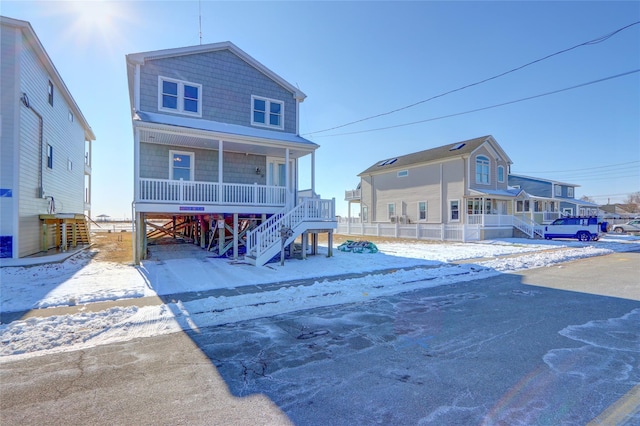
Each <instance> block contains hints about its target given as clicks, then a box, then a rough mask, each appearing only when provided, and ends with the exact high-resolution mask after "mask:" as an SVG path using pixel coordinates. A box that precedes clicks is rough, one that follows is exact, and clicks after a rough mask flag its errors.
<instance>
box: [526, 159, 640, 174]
mask: <svg viewBox="0 0 640 426" xmlns="http://www.w3.org/2000/svg"><path fill="white" fill-rule="evenodd" d="M636 163H640V160H635V161H628V162H626V163H616V164H608V165H606V166H597V167H586V168H583V169H564V170H538V171H533V172H532V171H524V172H520V171H519V172H518V173H517V174H520V173H568V172H579V171H583V170H594V169H605V168H608V167H617V166H626V165H627V164H636Z"/></svg>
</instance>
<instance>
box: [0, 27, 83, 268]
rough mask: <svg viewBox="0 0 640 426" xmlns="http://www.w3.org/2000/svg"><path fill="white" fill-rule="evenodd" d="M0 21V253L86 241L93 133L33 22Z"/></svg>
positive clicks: (23, 254) (12, 254) (11, 254)
mask: <svg viewBox="0 0 640 426" xmlns="http://www.w3.org/2000/svg"><path fill="white" fill-rule="evenodd" d="M0 24H1V26H0V31H1V32H0V57H1V59H2V60H1V64H2V68H1V70H0V75H2V80H1V82H0V121H1V125H2V127H1V129H0V142H1V143H0V257H1V258H13V259H16V258H22V257H26V256H29V255H33V254H36V253H39V252H43V251H45V252H46V251H48V250H49V249H51V248H58V249H60V250H61V251H64V250H66V249H67V248H68V247H70V246H75V245H77V244H86V243H88V242H89V234H88V229H87V222H86V220H85V217H86V216H87V215H90V211H91V143H92V141H93V140H95V136H94V134H93V131H92V130H91V127H90V126H89V124H88V123H87V120H86V119H85V117H84V116H83V114H82V112H81V111H80V108H79V107H78V105H77V104H76V102H75V101H74V99H73V97H72V96H71V93H70V92H69V89H68V88H67V86H66V85H65V83H64V81H63V80H62V77H61V76H60V74H59V73H58V71H57V70H56V67H55V66H54V64H53V62H52V61H51V58H50V57H49V55H48V54H47V52H46V51H45V49H44V47H43V46H42V43H41V42H40V40H39V39H38V37H37V36H36V34H35V32H34V30H33V28H32V27H31V24H29V23H28V22H26V21H21V20H17V19H12V18H7V17H4V16H0Z"/></svg>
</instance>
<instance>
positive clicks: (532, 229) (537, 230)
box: [513, 216, 544, 238]
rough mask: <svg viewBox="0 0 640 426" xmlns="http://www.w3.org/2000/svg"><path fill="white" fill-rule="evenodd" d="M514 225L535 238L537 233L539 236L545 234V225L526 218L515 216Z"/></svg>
mask: <svg viewBox="0 0 640 426" xmlns="http://www.w3.org/2000/svg"><path fill="white" fill-rule="evenodd" d="M513 227H514V228H516V229H519V230H520V231H522V232H523V233H525V234H527V235H528V236H529V238H535V236H536V235H538V236H539V237H543V236H544V229H543V227H542V226H540V225H538V224H537V223H535V222H533V221H532V220H525V218H522V219H521V218H518V217H516V216H513Z"/></svg>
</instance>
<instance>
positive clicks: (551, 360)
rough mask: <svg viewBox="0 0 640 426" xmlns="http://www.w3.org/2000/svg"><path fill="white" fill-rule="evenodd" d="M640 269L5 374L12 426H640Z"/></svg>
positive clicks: (590, 263)
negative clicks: (289, 425)
mask: <svg viewBox="0 0 640 426" xmlns="http://www.w3.org/2000/svg"><path fill="white" fill-rule="evenodd" d="M639 263H640V254H638V253H624V254H615V255H610V256H604V257H599V258H590V259H585V260H581V261H575V262H571V263H567V264H564V265H562V266H561V267H560V266H556V267H553V268H544V269H538V270H531V271H527V272H525V273H522V274H505V275H501V276H498V277H493V278H490V279H486V280H481V281H471V282H467V283H458V284H453V285H449V286H442V287H437V288H431V289H426V290H421V291H416V292H412V293H405V294H402V295H398V296H393V297H385V298H379V299H376V300H373V301H370V302H368V303H361V304H351V305H342V306H337V307H328V308H321V309H313V310H308V311H302V312H297V313H294V314H287V315H280V316H275V317H270V318H264V319H260V320H253V321H247V322H243V323H236V324H230V325H227V326H221V327H212V328H204V329H199V330H198V331H197V332H190V333H189V334H183V333H175V334H172V335H169V336H161V337H154V338H148V339H138V340H134V341H130V342H126V343H120V344H114V345H109V346H103V347H98V348H94V349H90V350H83V351H76V352H69V353H63V354H56V355H51V356H43V357H38V358H32V359H28V360H24V361H19V362H11V363H5V364H2V365H1V367H2V370H1V371H0V381H1V385H0V386H1V387H0V391H1V392H2V400H1V402H0V403H1V407H2V422H3V423H5V422H6V424H33V423H39V424H46V423H50V424H64V423H71V422H73V423H75V424H99V423H102V424H283V423H286V422H288V421H291V422H293V423H295V424H300V425H320V424H322V425H328V424H349V425H355V424H367V425H370V424H385V425H391V424H398V425H400V424H402V425H408V424H434V425H435V424H437V425H441V424H465V425H466V424H473V425H477V424H509V425H513V424H523V425H524V424H527V425H530V424H575V425H584V424H586V423H588V422H589V421H591V420H593V419H597V420H598V421H604V420H608V421H612V423H611V424H616V423H619V422H621V421H622V420H621V419H626V420H628V421H629V422H630V424H640V413H639V412H638V410H639V409H640V407H639V401H640V392H638V383H640V367H639V365H640V337H639V336H640V285H639V283H638V275H637V266H636V265H638V264H639ZM614 266H615V267H614ZM585 271H586V273H585ZM611 271H615V274H612V273H611ZM580 276H582V277H583V278H580ZM525 283H526V284H525ZM581 283H582V284H581ZM598 416H600V417H598Z"/></svg>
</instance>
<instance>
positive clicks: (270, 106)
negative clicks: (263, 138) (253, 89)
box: [251, 96, 284, 129]
mask: <svg viewBox="0 0 640 426" xmlns="http://www.w3.org/2000/svg"><path fill="white" fill-rule="evenodd" d="M283 116H284V103H283V102H280V101H276V100H273V99H267V98H259V97H257V96H252V97H251V124H252V125H254V126H265V127H274V128H277V129H283V128H284V120H283Z"/></svg>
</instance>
